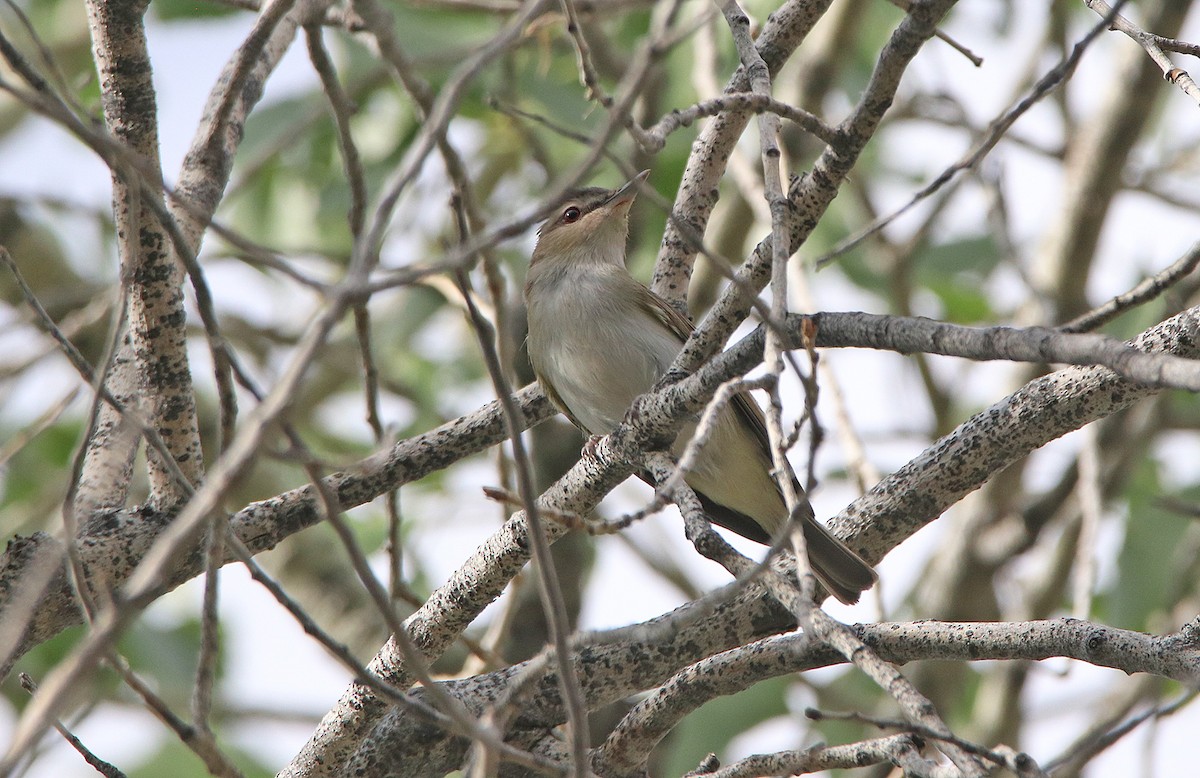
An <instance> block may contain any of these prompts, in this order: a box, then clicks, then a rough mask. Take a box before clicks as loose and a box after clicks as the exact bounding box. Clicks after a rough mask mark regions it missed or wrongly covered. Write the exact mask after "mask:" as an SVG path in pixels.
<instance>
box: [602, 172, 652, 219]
mask: <svg viewBox="0 0 1200 778" xmlns="http://www.w3.org/2000/svg"><path fill="white" fill-rule="evenodd" d="M649 175H650V171H649V170H643V171H642V172H641V173H638V174H637V175H636V176H634V177H633V178H631V179H629V183H627V184H625V186H623V187H621V188H620V189H618V190H617V191H615V192H613V194H612V197H610V198H608V203H607V206H608V208H609V210H612V211H615V210H617V209H618V208H621V207H622V206H623V207H625V208H628V207H629V206H630V205H632V204H633V198H635V197H637V193H638V189H640V188H641V185H642V182H643V181H645V180H646V177H647V176H649Z"/></svg>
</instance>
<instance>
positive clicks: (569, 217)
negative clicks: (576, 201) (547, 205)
mask: <svg viewBox="0 0 1200 778" xmlns="http://www.w3.org/2000/svg"><path fill="white" fill-rule="evenodd" d="M582 215H583V212H582V211H580V210H579V209H578V208H576V207H575V206H573V205H572V206H571V207H569V208H567V210H565V211H563V215H562V220H563V224H570V223H571V222H577V221H579V217H580V216H582Z"/></svg>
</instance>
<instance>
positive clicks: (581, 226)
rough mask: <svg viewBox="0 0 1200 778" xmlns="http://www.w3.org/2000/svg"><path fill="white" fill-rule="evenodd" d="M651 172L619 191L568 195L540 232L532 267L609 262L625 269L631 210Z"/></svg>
mask: <svg viewBox="0 0 1200 778" xmlns="http://www.w3.org/2000/svg"><path fill="white" fill-rule="evenodd" d="M648 175H650V171H649V170H643V171H642V172H641V173H638V174H637V175H636V176H634V177H633V178H632V179H630V181H629V183H627V184H625V185H624V186H622V187H620V188H619V189H600V188H599V187H587V188H585V189H576V190H574V191H572V192H570V193H568V195H567V197H566V199H565V200H563V201H562V203H561V204H560V205H559V206H558V208H556V209H555V210H554V211H553V212H552V213H551V215H550V218H549V219H547V220H546V222H545V223H544V224H543V225H542V226H541V228H540V229H538V241H537V246H536V247H535V248H534V250H533V259H532V261H531V263H530V264H531V265H535V264H538V263H539V262H560V261H565V262H584V261H593V262H607V263H615V264H620V265H623V264H624V262H625V238H626V236H627V234H628V232H629V207H630V206H631V205H633V199H634V198H635V197H636V196H637V192H638V187H639V185H641V183H642V182H643V181H645V180H646V176H648Z"/></svg>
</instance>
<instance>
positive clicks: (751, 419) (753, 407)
mask: <svg viewBox="0 0 1200 778" xmlns="http://www.w3.org/2000/svg"><path fill="white" fill-rule="evenodd" d="M638 288H639V289H641V290H642V292H644V293H645V296H644V297H643V302H645V304H646V307H647V308H649V309H650V310H651V311H652V312H653V313H654V315H655V316H657V317H658V320H659V321H661V322H662V323H663V324H664V325H666V326H667V327H668V328H669V329H670V330H671V331H672V332H674V333H675V334H676V335H677V336H678V337H679V340H680V342H682V341H685V340H687V339H688V337H689V336H690V335H691V334H692V332H694V331H695V329H696V328H695V327H694V326H692V323H691V322H690V321H688V320H687V318H686V317H685V316H683V314H681V313H680V312H679V311H677V310H675V308H674V307H672V306H671V304H670V303H668V302H667V301H666V300H664V299H663V298H661V297H659V296H658V295H656V294H655V293H654V292H652V291H650V290H649V289H647V288H646V287H644V286H642V285H641V284H638ZM733 408H734V411H735V412H736V413H737V414H738V416H740V417H741V419H742V420H743V421H745V422H746V425H747V426H748V427H749V428H750V429H751V431H753V432H754V437H755V438H757V439H758V442H759V444H760V445H761V446H762V449H763V451H764V452H765V453H766V454H767V458H768V459H770V458H771V457H770V453H771V443H770V438H769V437H768V436H767V420H766V417H765V416H764V415H763V412H762V408H760V407H758V403H756V402H754V399H753V398H752V397H750V394H749V393H748V392H738V393H737V394H735V395H734V396H733Z"/></svg>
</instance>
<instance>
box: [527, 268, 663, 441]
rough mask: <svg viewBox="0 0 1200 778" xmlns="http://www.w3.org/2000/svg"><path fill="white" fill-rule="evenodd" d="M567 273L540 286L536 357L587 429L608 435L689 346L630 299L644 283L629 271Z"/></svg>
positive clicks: (534, 324) (535, 309) (533, 307)
mask: <svg viewBox="0 0 1200 778" xmlns="http://www.w3.org/2000/svg"><path fill="white" fill-rule="evenodd" d="M551 272H552V273H553V272H554V271H551ZM564 275H565V274H558V275H557V277H554V276H551V275H550V274H545V277H543V278H538V279H537V280H536V281H535V282H534V283H535V289H534V293H533V294H532V295H530V301H529V306H528V310H529V358H530V361H531V362H532V363H533V367H534V369H535V370H536V371H537V373H538V375H540V376H541V377H542V378H544V379H545V380H547V381H548V382H550V384H551V385H552V386H553V387H554V391H555V392H556V393H557V394H558V396H559V397H560V398H561V399H562V401H563V403H564V404H565V405H566V406H567V408H568V409H569V410H570V411H571V414H572V415H574V416H575V418H576V419H578V420H579V423H580V424H582V425H583V426H584V427H585V428H586V429H587V431H588V432H590V433H593V434H603V433H606V432H609V431H611V430H612V429H613V428H614V427H616V426H617V424H619V423H620V421H621V419H622V418H623V417H624V415H625V411H626V410H627V409H628V408H629V405H630V404H631V403H632V402H633V399H634V398H635V397H637V396H638V395H639V394H644V393H645V392H647V391H649V390H650V388H651V387H652V386H653V385H654V383H655V381H657V380H658V378H659V377H660V376H661V375H662V374H663V373H664V372H665V371H666V369H667V367H668V366H669V365H670V364H671V361H672V360H673V359H674V358H675V355H676V354H678V353H679V349H680V347H681V345H682V343H681V341H680V340H679V338H678V337H676V335H675V334H674V333H673V332H671V331H670V330H669V329H668V328H667V327H666V326H665V325H663V324H662V323H661V322H660V321H659V320H658V319H657V318H656V317H655V316H654V315H653V314H651V313H649V312H647V311H644V310H641V309H640V308H639V307H638V306H637V303H636V302H635V298H634V297H633V296H632V295H630V294H629V293H628V285H630V284H637V281H634V280H633V279H632V278H631V277H630V276H629V275H628V274H627V273H626V272H625V270H624V268H615V267H611V266H605V265H598V266H595V265H593V266H586V267H579V266H576V267H574V268H572V269H571V272H570V273H569V280H568V278H567V277H564ZM622 292H624V293H622Z"/></svg>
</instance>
